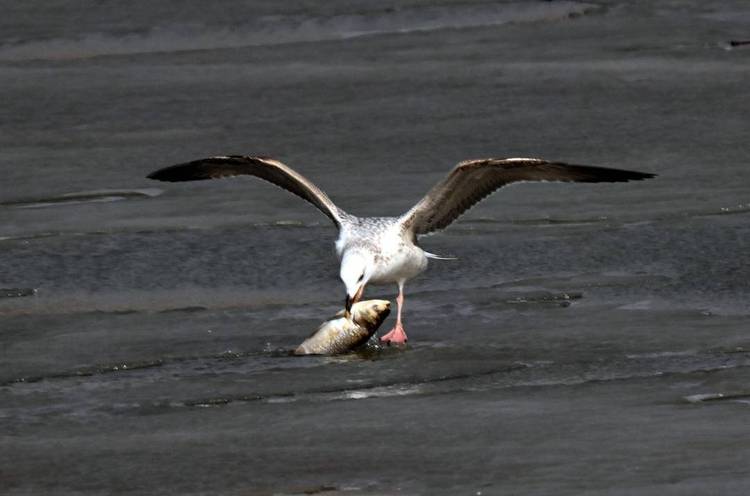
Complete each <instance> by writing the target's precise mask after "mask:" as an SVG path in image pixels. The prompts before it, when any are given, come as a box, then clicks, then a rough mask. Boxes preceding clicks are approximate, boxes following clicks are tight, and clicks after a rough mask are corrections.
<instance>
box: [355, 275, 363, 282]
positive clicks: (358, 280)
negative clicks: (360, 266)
mask: <svg viewBox="0 0 750 496" xmlns="http://www.w3.org/2000/svg"><path fill="white" fill-rule="evenodd" d="M364 278H365V275H364V274H362V275H361V276H359V279H357V282H362V279H364Z"/></svg>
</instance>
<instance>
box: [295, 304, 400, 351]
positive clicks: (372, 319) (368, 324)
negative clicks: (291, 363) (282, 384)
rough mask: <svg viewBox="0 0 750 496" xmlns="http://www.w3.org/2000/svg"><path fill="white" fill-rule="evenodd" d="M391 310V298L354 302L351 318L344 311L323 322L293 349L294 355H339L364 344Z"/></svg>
mask: <svg viewBox="0 0 750 496" xmlns="http://www.w3.org/2000/svg"><path fill="white" fill-rule="evenodd" d="M390 313H391V302H390V301H388V300H366V301H360V302H357V303H355V304H354V305H352V309H351V318H347V317H346V315H345V311H344V310H341V311H340V312H339V313H337V314H336V315H334V316H333V317H331V318H330V319H328V320H326V321H325V322H323V323H322V324H321V325H320V327H318V328H317V329H316V330H315V332H313V333H312V334H311V335H310V337H308V338H307V339H305V340H304V341H303V342H302V344H301V345H299V346H298V347H297V349H296V350H294V354H295V355H339V354H341V353H346V352H347V351H351V350H353V349H355V348H357V347H359V346H361V345H363V344H365V343H367V341H368V340H369V339H370V338H371V337H372V335H373V334H375V332H376V331H377V330H378V327H380V325H381V324H382V323H383V321H384V320H385V319H386V317H388V314H390Z"/></svg>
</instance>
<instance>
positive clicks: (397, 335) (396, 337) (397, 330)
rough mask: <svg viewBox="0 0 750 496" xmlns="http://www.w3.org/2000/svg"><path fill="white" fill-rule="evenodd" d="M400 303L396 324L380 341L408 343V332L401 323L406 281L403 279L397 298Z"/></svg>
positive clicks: (399, 285) (399, 284)
mask: <svg viewBox="0 0 750 496" xmlns="http://www.w3.org/2000/svg"><path fill="white" fill-rule="evenodd" d="M396 303H398V314H397V315H396V325H395V326H394V328H393V329H391V330H390V331H389V332H388V334H386V335H384V336H382V337H381V338H380V341H381V342H383V343H387V344H391V343H393V344H400V345H403V344H406V340H407V339H408V338H407V337H406V333H405V332H404V326H403V325H402V324H401V309H402V308H403V306H404V283H403V281H401V282H399V283H398V297H397V298H396Z"/></svg>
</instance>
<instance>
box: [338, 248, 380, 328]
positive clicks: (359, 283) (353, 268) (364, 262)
mask: <svg viewBox="0 0 750 496" xmlns="http://www.w3.org/2000/svg"><path fill="white" fill-rule="evenodd" d="M372 265H373V263H372V257H368V256H367V255H365V254H364V253H362V252H347V253H345V254H344V256H343V257H342V258H341V272H340V273H339V275H340V277H341V280H342V281H344V285H345V286H346V315H347V317H348V316H349V315H350V312H351V309H352V305H354V304H355V303H357V302H358V301H359V300H361V299H362V295H363V294H364V292H365V285H366V284H367V282H368V281H369V280H370V275H371V272H372Z"/></svg>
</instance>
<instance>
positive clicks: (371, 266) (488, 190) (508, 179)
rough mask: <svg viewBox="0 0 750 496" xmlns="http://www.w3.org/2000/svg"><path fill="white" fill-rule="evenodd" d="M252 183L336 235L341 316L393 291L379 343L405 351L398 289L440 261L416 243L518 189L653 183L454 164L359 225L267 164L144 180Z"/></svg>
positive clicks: (199, 164)
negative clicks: (397, 205)
mask: <svg viewBox="0 0 750 496" xmlns="http://www.w3.org/2000/svg"><path fill="white" fill-rule="evenodd" d="M241 175H250V176H256V177H259V178H261V179H265V180H266V181H269V182H271V183H273V184H275V185H276V186H279V187H281V188H283V189H286V190H287V191H289V192H291V193H293V194H295V195H297V196H299V197H300V198H302V199H303V200H306V201H307V202H309V203H311V204H312V205H314V206H315V207H317V208H318V209H319V210H320V211H321V212H323V213H324V214H325V215H326V216H328V218H329V219H330V220H331V221H332V222H333V224H334V225H335V227H336V228H337V229H338V238H337V239H336V242H335V246H336V253H337V255H338V258H339V261H340V270H339V277H340V278H341V280H342V282H343V283H344V286H345V289H346V297H345V303H344V307H345V314H346V315H349V314H350V312H351V307H352V305H353V304H355V303H356V302H358V301H360V300H361V299H362V297H363V295H364V291H365V287H366V286H367V285H368V284H373V285H383V284H396V286H397V287H398V296H397V297H396V302H397V304H398V308H397V313H396V323H395V325H394V327H393V329H391V330H390V331H389V332H387V333H386V334H385V335H383V336H382V337H381V338H380V340H381V342H382V343H384V344H389V345H390V344H393V345H397V346H398V345H404V344H405V343H406V342H407V340H408V337H407V335H406V332H405V330H404V325H403V319H402V311H403V308H404V285H405V284H406V282H407V281H408V280H410V279H412V278H414V277H415V276H417V275H418V274H420V273H421V272H423V271H424V270H425V269H426V268H427V262H428V259H431V258H432V259H445V257H440V256H438V255H435V254H432V253H429V252H427V251H425V250H423V249H422V248H421V247H420V246H419V242H418V240H419V238H420V237H421V236H424V235H427V234H431V233H434V232H436V231H440V230H442V229H445V228H446V227H448V226H449V225H450V224H451V223H452V222H453V221H455V220H456V219H457V218H458V217H459V216H461V215H462V214H463V213H465V212H466V211H467V210H469V209H470V208H471V207H473V206H474V205H475V204H476V203H478V202H479V201H481V200H482V199H484V198H485V197H487V196H489V195H490V194H492V193H493V192H494V191H496V190H497V189H499V188H502V187H503V186H507V185H509V184H512V183H518V182H534V181H536V182H579V183H601V182H610V183H611V182H627V181H639V180H643V179H649V178H653V177H655V176H656V175H655V174H651V173H647V172H637V171H632V170H624V169H614V168H607V167H597V166H590V165H575V164H567V163H563V162H554V161H549V160H544V159H540V158H484V159H476V160H464V161H462V162H459V163H458V164H457V165H456V166H455V167H454V168H453V169H452V170H451V171H450V173H449V174H448V175H447V176H446V177H445V178H444V179H443V180H442V181H440V182H438V183H437V184H435V185H434V186H433V187H432V189H430V190H429V191H428V192H427V194H426V195H425V196H424V197H423V198H422V199H421V200H419V201H418V202H417V203H416V204H415V205H414V206H413V207H412V208H411V209H409V210H408V211H407V212H406V213H404V214H403V215H401V216H399V217H358V216H355V215H352V214H350V213H347V212H345V211H344V210H343V209H341V208H340V207H338V206H336V204H334V203H333V201H331V199H330V198H329V197H328V195H326V194H325V193H324V192H323V190H321V189H320V188H318V187H317V186H316V185H315V184H314V183H312V182H311V181H310V180H308V179H307V178H306V177H304V176H303V175H301V174H300V173H298V172H297V171H295V170H294V169H292V168H291V167H289V166H287V165H286V164H284V163H282V162H280V161H278V160H276V159H274V158H270V157H264V156H246V155H226V156H214V157H208V158H203V159H199V160H193V161H191V162H186V163H182V164H177V165H172V166H169V167H164V168H162V169H159V170H156V171H154V172H152V173H151V174H149V175H148V176H147V177H148V178H149V179H154V180H158V181H167V182H180V181H197V180H206V179H217V178H224V177H232V176H241Z"/></svg>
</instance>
